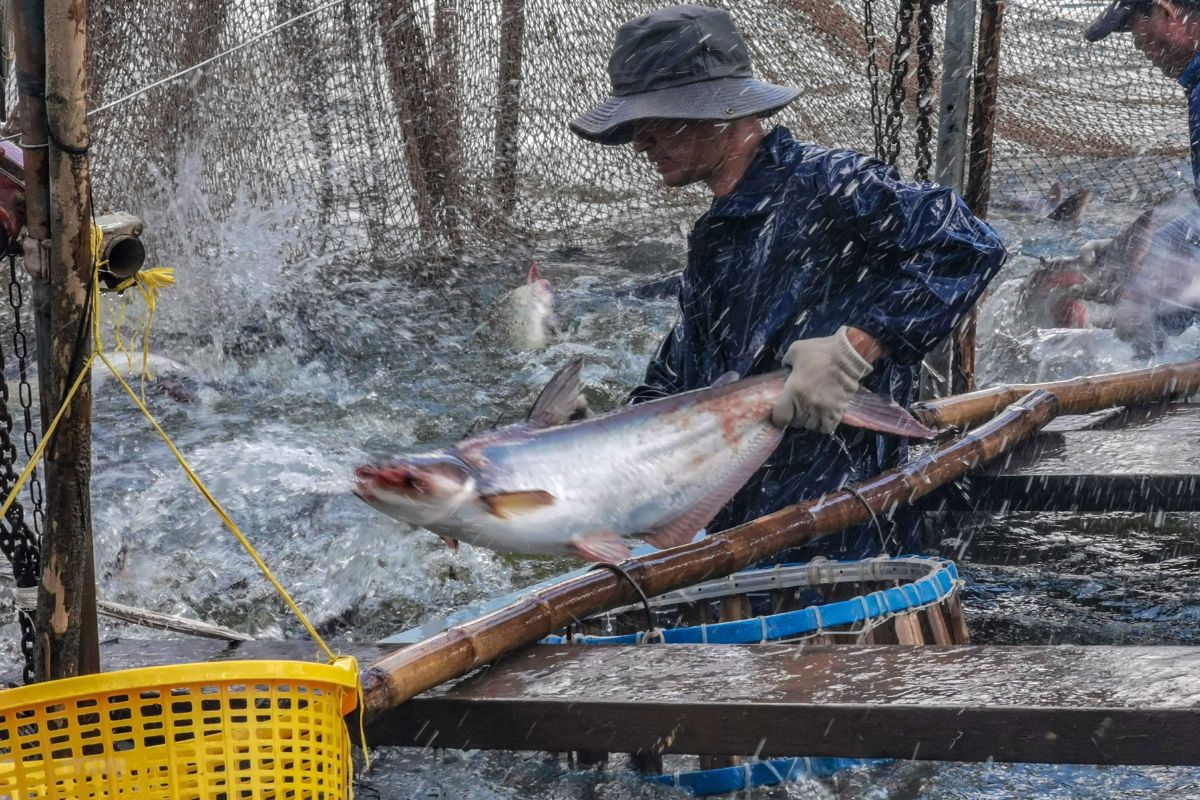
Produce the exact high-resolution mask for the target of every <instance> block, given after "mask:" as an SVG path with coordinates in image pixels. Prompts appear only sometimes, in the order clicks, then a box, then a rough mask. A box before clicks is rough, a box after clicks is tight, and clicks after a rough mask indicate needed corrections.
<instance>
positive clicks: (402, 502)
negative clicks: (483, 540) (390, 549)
mask: <svg viewBox="0 0 1200 800" xmlns="http://www.w3.org/2000/svg"><path fill="white" fill-rule="evenodd" d="M354 494H356V495H357V496H358V497H359V499H361V500H363V501H364V502H365V503H367V505H369V506H371V507H372V508H374V509H376V510H377V511H382V512H383V513H385V514H387V515H388V516H391V517H395V518H396V519H398V520H402V521H404V522H410V523H413V524H414V525H421V526H429V525H432V524H435V523H437V522H440V521H442V520H444V519H446V518H447V517H449V516H450V515H451V514H453V513H454V512H455V511H457V510H458V508H459V507H460V506H462V504H463V503H465V502H466V501H467V500H468V499H470V498H471V497H473V496H474V494H475V479H474V478H473V477H472V475H471V470H470V468H469V467H468V466H467V465H466V464H464V463H463V462H462V461H460V460H459V459H458V458H455V457H454V456H452V455H450V454H448V453H430V454H425V455H413V456H405V457H403V458H397V459H393V460H392V461H388V462H385V463H383V464H375V465H365V466H361V467H359V468H358V469H356V470H355V471H354Z"/></svg>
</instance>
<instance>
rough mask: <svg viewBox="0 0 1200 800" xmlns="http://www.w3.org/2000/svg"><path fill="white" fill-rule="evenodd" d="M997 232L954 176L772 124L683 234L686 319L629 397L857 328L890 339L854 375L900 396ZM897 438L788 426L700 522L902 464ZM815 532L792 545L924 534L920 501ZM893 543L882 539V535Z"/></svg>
mask: <svg viewBox="0 0 1200 800" xmlns="http://www.w3.org/2000/svg"><path fill="white" fill-rule="evenodd" d="M1004 258H1005V251H1004V247H1003V245H1002V244H1001V242H1000V239H999V237H998V236H997V235H996V233H995V232H994V231H993V230H992V229H991V228H990V227H988V225H986V224H985V223H983V222H981V221H980V220H978V219H976V218H975V217H974V216H973V215H972V214H971V212H970V211H968V210H967V208H966V206H965V205H964V204H963V202H962V200H960V199H959V198H958V197H957V195H955V194H954V193H953V192H952V191H951V190H950V189H946V188H940V187H935V186H930V185H928V184H912V183H904V182H902V181H901V179H900V177H899V175H898V174H897V173H896V171H895V170H893V169H892V168H890V167H888V166H886V165H885V164H883V163H881V162H879V161H877V160H875V159H872V158H868V157H866V156H864V155H861V154H859V153H855V152H852V151H849V150H831V149H827V148H824V147H818V146H816V145H812V144H806V143H801V142H798V141H796V140H795V139H793V138H792V136H791V134H790V133H788V131H787V130H786V129H784V128H782V127H777V128H775V129H774V130H773V131H772V132H771V133H770V134H769V135H768V136H767V138H766V139H765V140H764V141H763V143H762V144H761V145H760V147H759V150H758V153H757V154H756V156H755V158H754V160H753V162H752V163H751V165H750V167H749V169H748V170H747V172H746V174H745V176H744V177H743V178H742V180H741V182H740V183H739V184H738V185H737V187H736V188H735V189H734V191H733V192H731V193H730V194H728V195H726V196H725V197H721V198H717V199H716V200H714V201H713V204H712V206H711V208H709V210H708V211H707V212H706V213H705V214H704V215H703V216H702V217H701V218H700V219H699V221H697V222H696V225H695V227H694V228H693V229H692V232H691V235H690V236H689V237H688V261H687V268H686V269H685V270H684V273H683V281H682V285H681V288H680V298H679V299H680V307H681V311H682V318H681V319H680V320H679V321H678V322H677V323H676V324H675V326H674V328H673V329H672V330H671V332H670V333H669V334H668V335H667V337H666V339H665V340H664V341H663V343H662V346H661V347H660V349H659V352H658V354H657V356H656V357H655V358H654V359H653V361H652V362H651V363H650V366H649V368H648V369H647V370H646V377H645V380H644V383H643V384H642V385H641V386H639V387H637V388H636V389H635V390H634V392H633V394H632V395H631V398H630V399H631V401H632V402H640V401H645V400H651V399H654V398H658V397H664V396H667V395H671V394H676V393H678V392H683V391H688V390H691V389H698V388H702V387H705V386H708V385H710V384H711V383H712V382H713V381H715V380H716V379H717V378H718V377H720V376H721V375H722V374H724V373H726V372H729V371H733V372H737V373H738V374H740V375H742V376H743V377H745V376H749V375H755V374H759V373H763V372H769V371H771V370H776V369H779V368H780V367H781V359H782V358H783V355H784V353H785V351H786V350H787V348H788V346H789V345H790V344H791V343H792V342H794V341H796V340H797V339H807V338H812V337H818V336H829V335H831V334H833V333H834V332H835V331H837V329H838V327H840V326H841V325H850V326H852V327H856V328H860V329H862V330H864V331H866V332H867V333H869V334H871V335H872V336H874V337H875V338H876V339H878V340H879V341H880V342H881V343H883V344H884V345H885V346H887V347H888V348H890V349H891V354H890V355H889V356H888V357H886V358H883V359H880V360H879V361H878V362H877V363H876V365H875V369H874V370H873V371H872V372H871V373H870V374H869V375H868V376H867V377H866V379H865V380H864V381H863V385H864V386H865V387H867V388H868V389H871V390H872V391H875V392H879V393H881V394H884V395H890V396H891V397H892V398H894V399H895V400H896V401H897V402H898V403H900V404H902V405H908V403H909V402H910V401H911V399H912V389H913V384H914V380H915V374H916V369H915V368H916V366H917V365H918V364H919V363H920V361H921V358H922V357H923V356H924V355H925V354H926V353H927V352H929V351H930V350H931V349H932V348H933V347H934V345H935V344H936V343H937V342H938V341H940V340H941V339H942V338H943V337H945V336H946V335H947V334H948V333H949V332H950V331H951V330H952V329H953V327H954V325H955V323H956V322H957V321H958V320H959V319H960V318H961V317H962V316H963V315H964V314H966V312H967V311H968V310H969V309H970V308H971V306H972V304H973V303H974V302H975V301H976V300H977V299H978V298H979V296H980V294H982V292H983V290H984V288H985V287H986V286H987V284H988V281H990V280H991V279H992V277H993V276H994V275H995V274H996V272H997V271H998V270H999V269H1000V266H1001V265H1002V263H1003V262H1004ZM905 456H906V449H905V446H904V443H903V442H902V441H900V440H898V439H896V438H895V437H891V436H884V435H879V434H875V433H870V432H867V431H863V430H860V429H857V428H852V427H849V426H846V425H841V426H839V427H838V429H837V431H836V432H835V433H834V435H833V436H824V435H820V434H814V433H809V432H807V431H803V430H799V429H789V431H788V432H787V433H786V434H785V436H784V439H783V442H782V443H781V444H780V446H779V448H778V449H777V450H776V451H775V453H774V454H773V455H772V456H771V458H770V459H769V460H768V461H767V463H766V464H765V465H764V466H763V468H762V469H760V470H759V471H758V472H757V473H756V474H755V475H754V476H753V477H752V478H751V479H750V481H749V482H748V483H747V484H746V486H745V487H743V489H742V490H741V491H740V492H739V493H738V494H737V495H736V496H735V497H734V498H733V500H731V501H730V503H729V504H728V505H727V506H726V507H725V508H724V509H722V511H721V512H720V513H719V514H718V515H717V517H716V519H714V520H713V522H712V524H711V525H710V526H709V531H710V532H716V531H720V530H724V529H726V528H729V527H732V526H734V525H739V524H741V523H743V522H746V521H748V520H750V519H754V518H755V517H759V516H762V515H763V514H767V513H770V512H772V511H775V510H776V509H779V508H781V507H783V506H786V505H789V504H792V503H795V502H798V501H801V500H805V499H809V498H813V497H817V496H819V495H821V494H823V493H825V492H829V491H831V490H834V489H837V488H838V487H840V486H841V485H843V484H846V483H852V482H855V481H858V480H860V479H862V478H866V477H868V476H871V475H874V474H876V473H878V472H880V471H881V470H883V469H887V468H889V467H893V466H895V465H897V464H899V463H900V462H901V461H902V460H903V459H904V458H905ZM903 516H904V519H903V520H901V519H900V518H899V517H897V518H896V519H894V520H892V522H891V524H889V523H888V522H887V521H881V522H883V523H884V524H883V526H882V529H878V528H876V527H875V526H863V527H860V528H856V529H852V530H850V531H847V532H846V533H844V534H841V535H834V536H832V537H829V538H827V539H824V540H821V541H818V542H817V543H815V544H813V545H810V546H809V547H807V548H802V549H801V550H800V551H793V552H792V553H790V554H789V556H790V557H792V558H807V557H811V556H813V555H818V554H820V555H830V556H833V557H839V558H861V557H865V556H869V555H874V554H877V553H878V552H880V551H881V550H882V549H886V550H887V551H889V552H900V551H911V550H913V549H917V548H919V546H920V542H919V540H918V538H917V535H916V530H917V518H916V515H915V514H904V515H903ZM884 538H887V539H888V540H889V541H888V543H887V547H886V548H884V547H883V542H882V541H881V540H882V539H884Z"/></svg>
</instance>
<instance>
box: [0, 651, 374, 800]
mask: <svg viewBox="0 0 1200 800" xmlns="http://www.w3.org/2000/svg"><path fill="white" fill-rule="evenodd" d="M355 677H356V676H355V669H354V668H353V667H351V666H349V665H340V664H339V665H323V664H310V663H303V662H293V661H230V662H225V663H213V664H179V665H172V666H168V667H156V668H146V669H136V670H126V671H122V672H109V673H103V674H100V675H89V676H85V677H80V678H70V679H67V680H61V681H51V682H47V683H41V684H34V685H32V686H25V687H22V688H18V689H9V690H6V691H3V692H0V797H3V798H11V800H34V799H35V798H36V799H37V800H41V798H48V799H49V798H64V800H65V798H80V799H81V800H83V799H85V798H88V799H90V798H114V799H115V798H135V797H136V798H146V799H147V800H150V799H151V798H155V799H157V798H171V799H172V800H174V799H175V798H180V799H182V798H188V799H189V800H190V799H191V798H196V800H217V798H221V799H222V800H234V799H235V798H255V799H256V800H257V799H258V798H322V800H339V799H340V798H343V797H348V796H349V789H348V785H349V775H350V741H349V735H348V733H347V730H346V727H345V723H344V722H343V717H344V716H345V714H347V713H349V712H350V711H351V710H353V708H354V704H355V689H354V687H355Z"/></svg>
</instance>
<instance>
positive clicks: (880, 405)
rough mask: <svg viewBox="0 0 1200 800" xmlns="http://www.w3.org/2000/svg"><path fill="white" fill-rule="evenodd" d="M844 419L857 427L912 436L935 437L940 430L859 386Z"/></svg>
mask: <svg viewBox="0 0 1200 800" xmlns="http://www.w3.org/2000/svg"><path fill="white" fill-rule="evenodd" d="M842 422H844V423H846V424H847V425H853V426H854V427H856V428H865V429H866V430H869V431H880V432H881V433H892V434H895V435H897V436H906V437H908V438H910V439H932V438H933V437H935V436H937V431H935V430H933V429H932V428H929V427H926V426H925V425H922V424H921V423H920V422H918V421H917V418H916V417H914V416H913V415H912V414H910V413H908V411H907V410H906V409H905V408H903V407H901V406H899V405H897V404H896V403H895V402H894V401H892V400H890V399H889V398H886V397H882V396H880V395H877V394H875V393H874V392H869V391H867V390H866V389H859V390H858V391H857V392H855V393H854V396H853V397H852V398H850V405H849V406H847V407H846V411H845V412H844V413H843V414H842Z"/></svg>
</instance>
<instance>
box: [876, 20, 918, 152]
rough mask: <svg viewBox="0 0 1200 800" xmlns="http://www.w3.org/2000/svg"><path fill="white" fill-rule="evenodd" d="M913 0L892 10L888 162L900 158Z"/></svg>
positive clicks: (886, 130)
mask: <svg viewBox="0 0 1200 800" xmlns="http://www.w3.org/2000/svg"><path fill="white" fill-rule="evenodd" d="M913 2H914V0H900V8H899V10H898V11H897V12H896V47H895V48H894V49H893V50H892V60H891V72H892V85H891V90H890V91H889V92H888V113H887V120H886V123H885V125H884V131H883V138H884V159H883V160H884V161H886V162H887V163H888V164H891V165H892V166H895V165H896V162H897V161H898V160H899V159H900V131H901V129H902V128H903V127H904V98H905V87H904V82H905V80H906V79H907V78H908V54H909V50H910V49H911V47H912V18H913Z"/></svg>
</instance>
